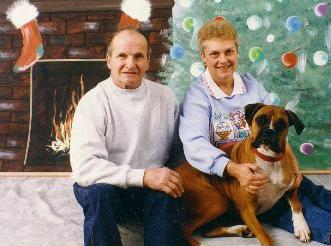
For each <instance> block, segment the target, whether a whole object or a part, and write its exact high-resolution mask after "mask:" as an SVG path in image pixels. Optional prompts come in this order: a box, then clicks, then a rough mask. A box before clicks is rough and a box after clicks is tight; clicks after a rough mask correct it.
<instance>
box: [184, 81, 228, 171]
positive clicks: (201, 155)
mask: <svg viewBox="0 0 331 246" xmlns="http://www.w3.org/2000/svg"><path fill="white" fill-rule="evenodd" d="M210 119H211V106H210V103H209V99H208V96H207V95H206V93H205V92H204V91H203V89H202V88H200V87H199V86H198V85H197V84H194V85H193V86H191V87H190V89H189V90H188V92H187V93H186V96H185V98H184V101H183V103H182V108H181V111H180V115H179V136H180V139H181V141H182V143H183V148H184V154H185V157H186V160H187V161H188V162H189V163H190V164H191V165H192V166H193V167H195V168H197V169H198V170H200V171H202V172H204V173H207V174H211V175H213V174H215V175H218V176H223V172H224V169H225V167H226V165H227V163H228V162H229V158H227V156H226V154H225V153H224V152H223V151H221V150H220V149H218V148H216V147H214V146H213V145H212V143H211V142H210Z"/></svg>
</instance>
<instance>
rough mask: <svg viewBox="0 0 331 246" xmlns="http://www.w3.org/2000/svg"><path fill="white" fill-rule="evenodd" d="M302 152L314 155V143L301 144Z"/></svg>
mask: <svg viewBox="0 0 331 246" xmlns="http://www.w3.org/2000/svg"><path fill="white" fill-rule="evenodd" d="M300 152H301V153H302V154H304V155H312V154H313V152H314V145H313V144H312V143H303V144H301V145H300Z"/></svg>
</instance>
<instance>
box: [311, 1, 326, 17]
mask: <svg viewBox="0 0 331 246" xmlns="http://www.w3.org/2000/svg"><path fill="white" fill-rule="evenodd" d="M328 12H329V7H328V4H327V3H319V4H316V6H315V8H314V13H315V15H316V16H318V17H324V16H326V15H327V14H328Z"/></svg>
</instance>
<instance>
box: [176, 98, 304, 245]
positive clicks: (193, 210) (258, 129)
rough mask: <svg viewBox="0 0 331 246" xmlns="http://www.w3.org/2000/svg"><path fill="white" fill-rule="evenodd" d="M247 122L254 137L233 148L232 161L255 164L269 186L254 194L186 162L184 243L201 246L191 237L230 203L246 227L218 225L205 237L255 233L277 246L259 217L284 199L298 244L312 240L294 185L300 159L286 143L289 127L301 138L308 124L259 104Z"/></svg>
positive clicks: (247, 112) (182, 169) (289, 113)
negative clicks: (285, 199)
mask: <svg viewBox="0 0 331 246" xmlns="http://www.w3.org/2000/svg"><path fill="white" fill-rule="evenodd" d="M245 119H246V121H247V123H248V125H249V126H250V129H251V134H250V135H249V137H248V138H247V139H245V140H243V141H241V142H238V143H236V144H235V145H234V147H233V149H232V152H231V160H232V161H234V162H236V163H247V162H251V163H257V165H258V166H259V167H260V168H261V170H262V171H263V172H264V173H265V174H266V175H267V176H268V177H269V180H270V182H269V183H267V184H266V185H265V186H264V187H263V188H262V189H260V190H258V191H257V192H256V193H255V194H252V193H249V192H248V191H246V189H245V188H244V187H242V186H240V183H239V181H238V180H237V179H236V178H233V177H230V176H226V177H223V178H220V177H218V176H216V175H207V174H204V173H202V172H200V171H199V170H197V169H195V168H193V167H192V166H191V165H190V164H189V163H187V162H186V163H182V164H181V165H180V166H179V167H178V168H177V169H176V171H177V172H179V174H180V175H181V177H182V179H183V185H184V190H185V192H184V193H183V202H184V207H185V225H184V237H185V240H186V241H187V242H188V243H189V244H190V245H192V246H196V245H199V243H198V242H197V241H196V240H195V239H193V238H192V233H193V232H194V231H196V230H197V229H198V228H200V227H202V226H203V225H205V224H207V223H208V222H211V221H213V220H214V219H216V218H217V217H219V216H220V215H222V214H224V213H225V212H226V211H227V210H228V207H229V204H230V203H233V204H234V206H235V209H236V211H238V213H239V215H240V217H241V218H242V220H243V221H244V223H245V224H246V225H237V226H232V227H222V226H220V227H216V228H213V229H212V230H210V231H208V232H207V233H206V236H207V237H219V236H231V235H232V236H234V235H238V236H245V235H246V236H247V235H249V236H253V235H255V236H256V237H257V239H258V240H259V241H260V243H261V244H262V245H274V242H273V240H272V238H271V237H270V236H269V235H268V233H267V232H266V231H265V230H264V229H263V227H262V226H261V224H260V223H259V221H258V220H257V218H256V215H258V214H261V213H263V212H265V211H267V210H269V209H271V208H272V207H273V206H274V205H275V203H276V202H277V201H278V200H279V199H280V198H281V197H282V196H283V195H286V196H287V198H288V202H289V204H290V206H291V210H292V220H293V227H294V235H295V236H296V237H298V238H299V239H300V241H303V242H308V241H309V240H310V231H309V227H308V225H307V222H306V220H305V218H304V216H303V213H302V207H301V203H300V201H299V199H298V196H297V188H296V187H293V183H294V180H295V162H296V159H295V157H294V155H293V152H292V150H291V148H290V146H289V145H288V143H287V141H286V137H287V134H288V128H289V127H290V126H292V125H293V126H294V127H295V130H296V132H297V134H300V133H301V132H302V130H303V129H304V124H303V123H302V122H301V120H300V119H299V118H298V116H297V115H296V114H295V113H294V112H292V111H290V110H284V109H283V108H281V107H277V106H273V105H270V106H269V105H268V106H266V105H264V104H261V103H257V104H249V105H247V106H246V107H245Z"/></svg>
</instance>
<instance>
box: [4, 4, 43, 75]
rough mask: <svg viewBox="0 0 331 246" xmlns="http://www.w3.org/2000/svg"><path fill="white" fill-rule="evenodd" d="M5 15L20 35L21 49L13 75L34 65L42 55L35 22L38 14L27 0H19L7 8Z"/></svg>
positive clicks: (39, 37)
mask: <svg viewBox="0 0 331 246" xmlns="http://www.w3.org/2000/svg"><path fill="white" fill-rule="evenodd" d="M6 14H7V19H8V20H10V21H11V22H12V23H13V25H14V26H15V27H16V28H17V29H20V30H21V33H22V37H23V38H22V39H23V48H22V50H21V54H20V57H19V58H18V60H17V61H16V64H15V66H14V68H13V71H14V72H15V73H18V72H23V71H25V70H27V69H28V68H29V67H31V66H32V65H33V64H35V63H36V62H37V61H38V60H39V59H40V58H41V57H42V55H43V54H44V48H43V45H42V39H41V35H40V32H39V28H38V23H37V20H36V18H37V16H38V14H39V12H38V10H37V8H36V7H35V6H34V5H32V4H31V3H29V1H28V0H19V1H16V2H14V3H13V4H12V5H11V6H9V8H8V10H7V11H6Z"/></svg>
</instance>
